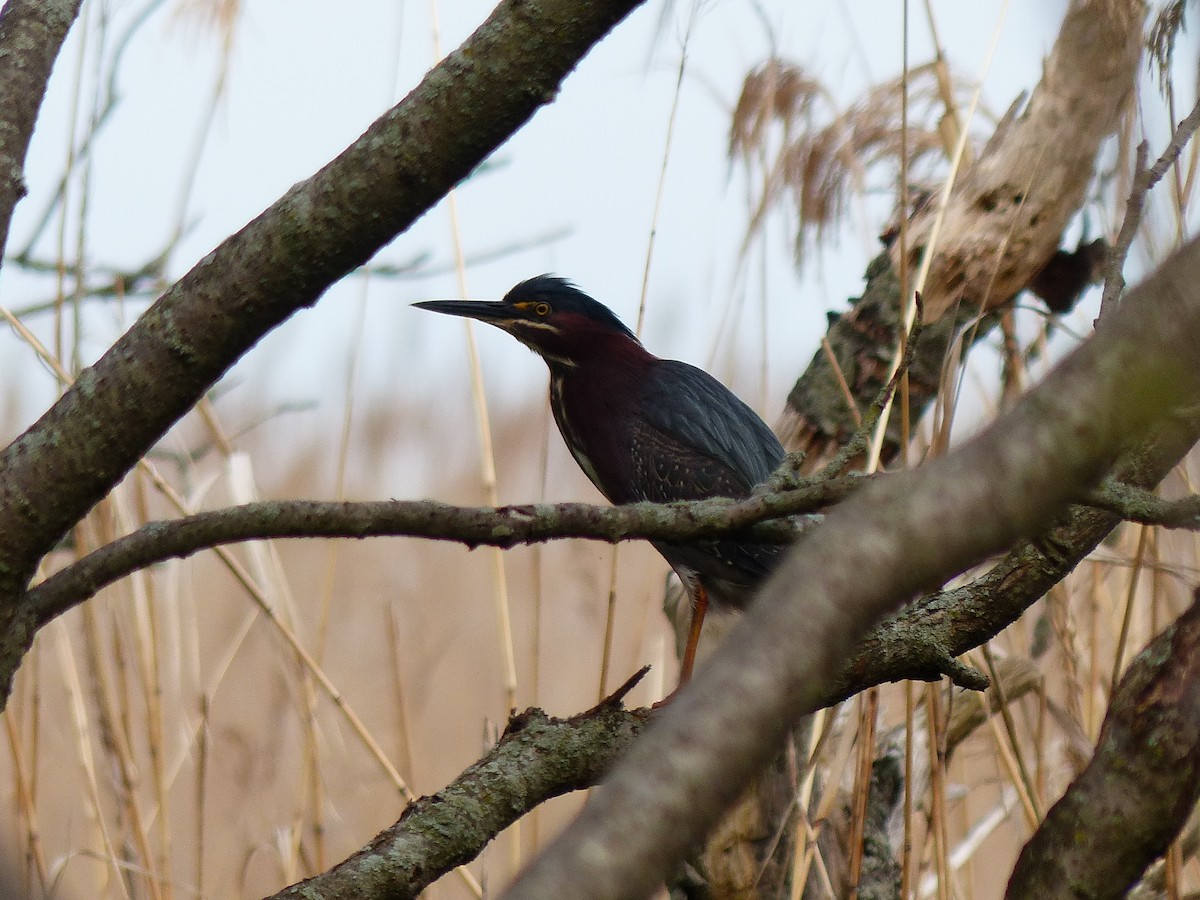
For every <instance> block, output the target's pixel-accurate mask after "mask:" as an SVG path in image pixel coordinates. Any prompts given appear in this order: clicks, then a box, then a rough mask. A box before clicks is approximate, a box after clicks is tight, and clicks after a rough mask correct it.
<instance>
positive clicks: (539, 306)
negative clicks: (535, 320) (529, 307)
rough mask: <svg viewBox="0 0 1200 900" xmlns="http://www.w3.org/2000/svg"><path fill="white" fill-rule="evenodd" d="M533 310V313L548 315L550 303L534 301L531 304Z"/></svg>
mask: <svg viewBox="0 0 1200 900" xmlns="http://www.w3.org/2000/svg"><path fill="white" fill-rule="evenodd" d="M533 311H534V312H535V313H537V314H538V315H539V316H548V315H550V304H549V303H535V304H534V305H533Z"/></svg>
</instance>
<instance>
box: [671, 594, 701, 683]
mask: <svg viewBox="0 0 1200 900" xmlns="http://www.w3.org/2000/svg"><path fill="white" fill-rule="evenodd" d="M707 612H708V591H706V590H705V589H704V585H702V584H697V585H696V598H695V602H694V603H693V604H692V622H691V624H690V625H689V626H688V636H687V644H685V645H684V648H683V664H682V665H681V666H680V669H679V687H683V686H684V685H685V684H687V683H688V680H689V679H690V678H691V677H692V668H693V667H694V666H695V665H696V648H697V647H698V646H699V645H700V629H701V628H703V627H704V616H705V614H706V613H707ZM676 690H678V688H676Z"/></svg>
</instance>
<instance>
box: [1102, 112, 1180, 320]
mask: <svg viewBox="0 0 1200 900" xmlns="http://www.w3.org/2000/svg"><path fill="white" fill-rule="evenodd" d="M1197 128H1200V101H1198V102H1197V103H1196V105H1195V106H1194V107H1192V111H1191V112H1190V113H1188V114H1187V116H1186V117H1185V118H1184V119H1183V121H1181V122H1180V123H1179V125H1178V126H1177V127H1176V128H1175V133H1174V134H1173V135H1172V136H1171V142H1170V143H1169V144H1167V147H1166V149H1165V150H1163V152H1162V155H1161V156H1160V157H1159V158H1158V159H1157V160H1155V162H1154V165H1152V166H1151V167H1150V168H1148V169H1147V168H1146V154H1147V149H1146V148H1147V144H1146V142H1145V141H1142V142H1141V143H1140V144H1139V145H1138V148H1137V162H1136V164H1135V166H1134V173H1133V187H1132V188H1130V191H1129V200H1128V201H1127V202H1126V204H1125V218H1124V219H1123V220H1122V221H1121V230H1120V232H1119V233H1118V234H1117V242H1116V243H1115V244H1114V245H1113V248H1112V252H1111V253H1110V255H1109V261H1108V266H1107V267H1106V271H1105V275H1104V293H1103V294H1102V295H1101V298H1100V315H1101V316H1105V315H1107V314H1108V313H1109V312H1110V311H1111V310H1112V308H1113V307H1114V306H1115V305H1116V303H1117V300H1118V299H1119V298H1120V296H1121V292H1122V291H1123V290H1125V276H1124V275H1123V274H1121V272H1122V269H1124V267H1125V258H1126V257H1127V256H1128V255H1129V248H1130V247H1131V246H1133V239H1134V237H1135V236H1136V235H1137V230H1138V226H1139V225H1141V224H1142V209H1143V208H1144V207H1145V205H1146V197H1147V196H1148V195H1149V194H1150V191H1151V190H1152V189H1153V188H1154V186H1155V185H1156V184H1158V183H1159V181H1161V180H1162V177H1163V176H1164V175H1166V174H1167V169H1169V168H1171V166H1172V165H1174V163H1175V160H1177V159H1179V154H1180V153H1182V152H1183V148H1184V147H1186V146H1187V143H1188V141H1190V140H1191V139H1192V135H1194V134H1195V133H1196V129H1197Z"/></svg>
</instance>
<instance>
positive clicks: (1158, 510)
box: [1087, 480, 1200, 531]
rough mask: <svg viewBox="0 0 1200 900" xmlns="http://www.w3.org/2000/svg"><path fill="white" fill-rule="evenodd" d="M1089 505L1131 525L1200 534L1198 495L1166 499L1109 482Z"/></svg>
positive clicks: (1091, 497) (1089, 497)
mask: <svg viewBox="0 0 1200 900" xmlns="http://www.w3.org/2000/svg"><path fill="white" fill-rule="evenodd" d="M1087 504H1088V506H1092V507H1095V508H1096V509H1103V510H1106V511H1108V512H1111V513H1115V514H1116V515H1118V516H1120V517H1121V518H1122V519H1128V520H1129V521H1130V522H1140V523H1141V524H1143V525H1161V526H1162V527H1163V528H1182V529H1186V530H1188V531H1200V496H1197V495H1196V494H1192V495H1190V496H1187V497H1183V498H1181V499H1179V500H1164V499H1163V498H1162V497H1159V496H1157V495H1156V494H1154V493H1152V492H1151V491H1147V490H1145V489H1144V488H1139V487H1135V486H1134V485H1131V484H1122V483H1121V482H1119V481H1112V480H1107V481H1105V482H1104V483H1103V484H1102V485H1100V486H1099V487H1097V488H1096V489H1095V490H1093V491H1091V492H1090V493H1089V494H1088V495H1087Z"/></svg>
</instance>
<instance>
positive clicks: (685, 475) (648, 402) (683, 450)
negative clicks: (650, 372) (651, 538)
mask: <svg viewBox="0 0 1200 900" xmlns="http://www.w3.org/2000/svg"><path fill="white" fill-rule="evenodd" d="M639 413H640V415H639V417H638V419H637V420H636V422H635V423H634V427H633V429H632V447H631V452H632V455H633V470H634V471H633V483H634V489H635V491H636V492H637V494H638V496H639V498H641V499H645V500H653V501H656V502H660V503H661V502H667V501H671V500H702V499H705V498H707V497H744V496H746V495H747V494H749V493H750V490H751V488H753V487H754V485H756V484H758V483H759V482H761V481H763V480H765V479H766V477H767V476H768V475H770V474H771V472H772V471H774V470H775V468H776V467H777V466H778V465H779V463H780V462H782V461H783V455H784V451H783V447H782V446H781V445H780V443H779V440H778V439H777V438H776V437H775V435H774V434H773V433H772V431H771V429H770V428H768V427H767V425H766V423H765V422H763V420H762V419H760V418H759V417H758V415H757V414H756V413H755V412H754V410H752V409H750V407H748V406H747V405H746V404H745V403H743V402H742V401H741V400H739V399H738V398H737V397H736V396H735V395H734V394H733V392H732V391H730V390H729V389H728V388H727V387H725V386H724V385H723V384H721V382H719V381H717V380H716V379H715V378H713V377H712V376H711V375H709V374H708V373H707V372H705V371H703V370H702V369H697V368H695V367H694V366H689V365H688V364H687V363H682V362H675V361H673V360H663V361H662V363H661V364H660V365H659V366H658V367H656V368H655V370H654V377H653V378H651V379H649V381H648V384H647V386H646V389H645V392H644V393H643V395H642V398H641V403H640V404H639Z"/></svg>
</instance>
